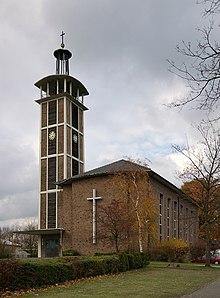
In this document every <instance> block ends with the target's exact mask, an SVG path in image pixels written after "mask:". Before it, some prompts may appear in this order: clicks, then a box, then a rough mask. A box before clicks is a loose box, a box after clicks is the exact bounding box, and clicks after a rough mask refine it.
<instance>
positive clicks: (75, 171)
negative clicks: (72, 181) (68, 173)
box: [72, 159, 79, 176]
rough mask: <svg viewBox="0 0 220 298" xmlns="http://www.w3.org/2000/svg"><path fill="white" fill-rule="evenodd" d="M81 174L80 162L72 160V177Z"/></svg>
mask: <svg viewBox="0 0 220 298" xmlns="http://www.w3.org/2000/svg"><path fill="white" fill-rule="evenodd" d="M78 174H79V162H78V161H77V160H75V159H72V175H73V176H75V175H78Z"/></svg>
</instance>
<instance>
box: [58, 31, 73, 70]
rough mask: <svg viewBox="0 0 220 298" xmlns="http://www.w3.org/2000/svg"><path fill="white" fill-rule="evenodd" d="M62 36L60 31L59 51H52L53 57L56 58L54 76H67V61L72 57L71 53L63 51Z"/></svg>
mask: <svg viewBox="0 0 220 298" xmlns="http://www.w3.org/2000/svg"><path fill="white" fill-rule="evenodd" d="M64 35H65V32H63V31H62V33H61V34H60V36H61V49H57V50H56V51H54V57H55V58H56V74H65V75H69V59H70V58H71V57H72V53H71V52H70V51H69V50H67V49H64V47H65V45H64Z"/></svg>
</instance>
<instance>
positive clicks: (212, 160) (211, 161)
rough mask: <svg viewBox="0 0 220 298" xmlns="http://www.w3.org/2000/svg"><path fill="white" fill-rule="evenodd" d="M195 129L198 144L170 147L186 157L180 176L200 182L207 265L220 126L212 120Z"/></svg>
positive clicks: (219, 182) (219, 189)
mask: <svg viewBox="0 0 220 298" xmlns="http://www.w3.org/2000/svg"><path fill="white" fill-rule="evenodd" d="M197 129H198V131H199V132H200V135H201V141H200V142H199V144H198V146H197V147H194V148H193V147H191V148H190V147H180V146H179V145H173V148H174V150H175V151H176V152H179V153H181V154H182V155H183V156H184V157H185V158H186V161H187V162H186V167H185V169H184V170H183V171H182V172H181V173H180V178H182V180H183V181H184V182H187V181H188V182H189V181H196V182H197V184H198V185H200V195H199V196H200V197H199V206H200V209H201V211H202V214H203V221H204V238H205V241H206V265H208V266H209V265H210V243H211V229H212V227H213V224H214V223H215V222H216V221H217V220H219V217H220V213H219V212H218V211H217V210H216V206H218V205H219V201H220V197H219V194H220V130H219V129H215V128H214V126H213V123H211V122H208V123H205V124H204V123H203V124H200V125H199V126H198V127H197ZM216 211H217V212H216Z"/></svg>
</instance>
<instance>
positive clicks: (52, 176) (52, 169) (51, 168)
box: [48, 157, 56, 189]
mask: <svg viewBox="0 0 220 298" xmlns="http://www.w3.org/2000/svg"><path fill="white" fill-rule="evenodd" d="M55 182H56V157H51V158H48V189H54V188H56V185H55V184H54V183H55Z"/></svg>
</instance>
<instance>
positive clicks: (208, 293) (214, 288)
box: [181, 278, 220, 298]
mask: <svg viewBox="0 0 220 298" xmlns="http://www.w3.org/2000/svg"><path fill="white" fill-rule="evenodd" d="M181 298H220V278H218V279H216V280H215V281H212V282H210V283H209V284H208V285H206V286H204V287H202V288H201V289H199V290H197V291H195V292H193V293H192V294H189V295H184V296H182V297H181Z"/></svg>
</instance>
